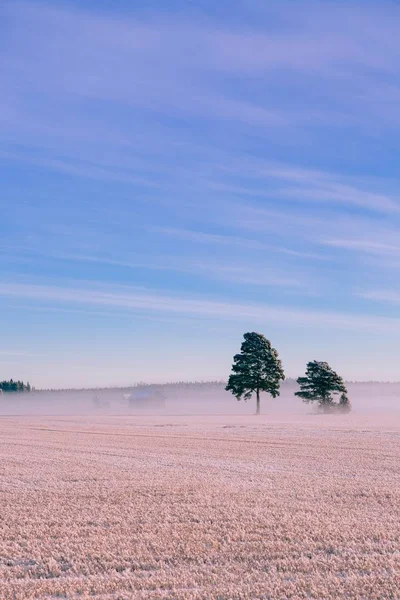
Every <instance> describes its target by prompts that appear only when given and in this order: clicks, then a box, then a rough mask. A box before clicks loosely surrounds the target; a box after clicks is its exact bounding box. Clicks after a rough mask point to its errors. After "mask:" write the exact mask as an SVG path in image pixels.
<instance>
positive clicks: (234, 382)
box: [225, 332, 285, 414]
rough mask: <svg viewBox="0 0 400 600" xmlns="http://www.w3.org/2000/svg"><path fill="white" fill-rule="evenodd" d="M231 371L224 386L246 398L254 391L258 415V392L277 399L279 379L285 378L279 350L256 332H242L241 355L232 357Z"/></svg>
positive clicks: (238, 397)
mask: <svg viewBox="0 0 400 600" xmlns="http://www.w3.org/2000/svg"><path fill="white" fill-rule="evenodd" d="M232 371H233V373H232V374H231V375H230V376H229V380H228V385H227V386H226V388H225V389H226V390H227V391H229V392H232V394H233V395H234V396H236V398H237V399H238V400H242V399H243V400H245V401H247V400H249V398H251V396H252V394H253V393H255V394H256V398H257V414H260V392H267V393H268V394H271V396H272V397H273V398H276V397H277V396H279V388H280V382H281V381H283V380H284V379H285V375H284V372H283V368H282V363H281V361H280V360H279V357H278V352H277V351H276V350H275V348H272V346H271V343H270V342H269V341H268V340H267V339H266V338H265V337H264V336H263V335H262V334H261V333H255V332H252V333H245V334H244V342H243V343H242V347H241V350H240V354H236V355H235V356H234V357H233V365H232Z"/></svg>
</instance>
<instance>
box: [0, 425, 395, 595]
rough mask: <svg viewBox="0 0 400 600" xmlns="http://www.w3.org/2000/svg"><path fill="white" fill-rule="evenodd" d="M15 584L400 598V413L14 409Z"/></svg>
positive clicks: (10, 434) (6, 433) (4, 478)
mask: <svg viewBox="0 0 400 600" xmlns="http://www.w3.org/2000/svg"><path fill="white" fill-rule="evenodd" d="M0 451H1V452H0V454H1V455H0V498H1V507H0V519H1V528H0V529H1V542H0V598H1V599H2V600H19V599H27V598H29V599H33V598H68V599H73V598H81V599H82V598H97V599H100V598H101V599H106V598H107V599H121V600H122V599H128V598H138V599H139V598H140V599H149V600H152V599H156V598H157V599H160V600H161V599H165V600H166V599H174V600H180V599H187V598H190V599H195V598H196V599H200V598H201V599H215V600H216V599H220V600H222V599H226V600H228V599H238V598H241V599H256V598H265V599H266V598H271V599H274V600H275V599H284V598H285V599H286V598H315V599H319V600H321V599H337V598H359V599H361V598H363V599H366V600H367V599H368V600H373V599H378V598H380V599H389V598H400V476H399V475H400V420H399V417H396V416H392V417H390V418H388V419H387V420H384V419H383V418H377V417H376V416H374V417H367V416H356V415H350V416H347V417H344V416H340V417H339V416H329V417H324V416H307V415H305V416H301V415H297V416H293V417H289V416H286V417H284V416H282V415H280V416H276V415H275V416H273V417H271V416H269V417H268V416H261V418H256V417H252V416H241V417H238V416H236V417H222V416H219V417H217V416H215V417H210V418H208V419H206V418H205V417H194V416H193V417H190V416H186V417H184V416H180V417H145V416H142V417H125V418H122V417H118V418H112V417H104V418H94V417H93V418H89V417H86V418H73V417H53V418H50V417H48V418H46V417H38V418H33V417H29V418H28V417H25V418H23V417H3V418H1V419H0Z"/></svg>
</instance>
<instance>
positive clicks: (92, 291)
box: [0, 283, 400, 333]
mask: <svg viewBox="0 0 400 600" xmlns="http://www.w3.org/2000/svg"><path fill="white" fill-rule="evenodd" d="M0 296H4V297H8V298H10V297H12V298H24V299H30V300H34V301H38V302H48V303H50V304H54V303H56V304H59V303H61V304H72V305H74V304H82V305H87V306H108V307H114V308H123V309H130V310H135V311H136V310H141V311H143V312H144V313H149V312H150V313H151V312H157V313H165V314H168V313H173V314H184V315H195V316H197V317H206V318H208V319H228V320H235V321H245V322H247V323H248V322H249V321H251V322H263V323H264V324H266V323H274V322H280V323H283V324H290V325H296V326H318V327H324V328H328V329H329V328H343V329H346V330H348V329H350V330H358V331H360V330H373V331H385V332H387V333H390V332H398V331H400V319H396V318H384V317H376V316H369V315H365V316H359V315H357V314H346V313H335V312H318V311H314V310H310V311H305V310H304V311H303V310H297V309H291V308H282V307H276V306H269V305H260V304H241V303H231V302H223V301H211V300H205V299H202V298H196V297H190V298H182V297H177V296H168V295H163V294H162V293H156V294H155V293H154V292H151V291H148V292H144V291H143V290H136V289H135V288H129V287H120V288H119V289H118V291H110V290H109V289H105V288H104V287H102V286H101V285H99V284H96V285H93V286H92V287H85V288H83V287H62V286H60V287H58V286H51V285H37V284H19V283H1V284H0Z"/></svg>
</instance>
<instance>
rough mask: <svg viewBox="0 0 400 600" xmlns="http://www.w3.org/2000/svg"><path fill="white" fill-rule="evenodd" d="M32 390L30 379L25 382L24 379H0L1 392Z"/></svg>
mask: <svg viewBox="0 0 400 600" xmlns="http://www.w3.org/2000/svg"><path fill="white" fill-rule="evenodd" d="M31 390H32V388H31V384H30V383H29V381H28V382H27V383H26V384H25V383H24V382H23V381H13V380H12V379H10V381H0V391H1V392H30V391H31Z"/></svg>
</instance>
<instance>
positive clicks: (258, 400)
mask: <svg viewBox="0 0 400 600" xmlns="http://www.w3.org/2000/svg"><path fill="white" fill-rule="evenodd" d="M256 393H257V410H256V415H259V414H260V390H256Z"/></svg>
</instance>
